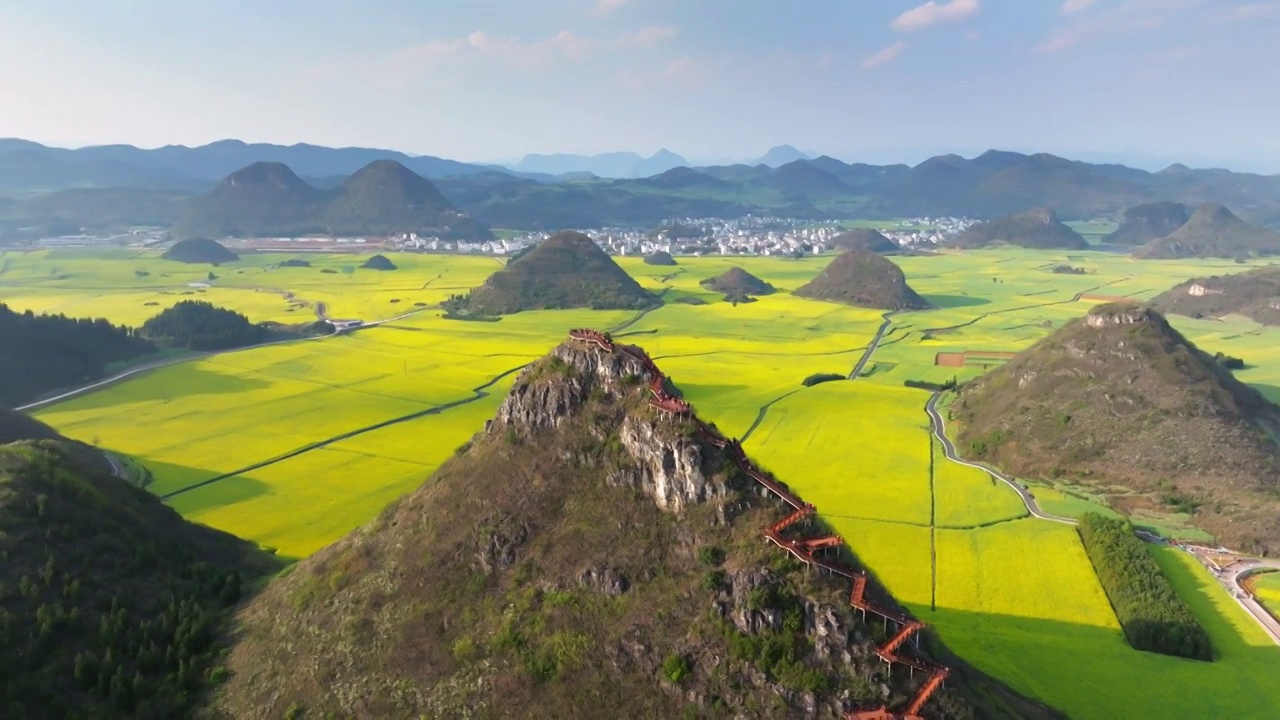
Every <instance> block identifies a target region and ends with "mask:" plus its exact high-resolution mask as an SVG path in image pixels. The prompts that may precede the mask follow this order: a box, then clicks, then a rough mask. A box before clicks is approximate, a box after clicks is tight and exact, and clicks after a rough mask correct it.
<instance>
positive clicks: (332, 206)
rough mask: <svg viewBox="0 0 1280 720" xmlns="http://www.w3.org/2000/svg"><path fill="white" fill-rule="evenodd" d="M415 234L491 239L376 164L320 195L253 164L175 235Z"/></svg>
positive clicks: (401, 170)
mask: <svg viewBox="0 0 1280 720" xmlns="http://www.w3.org/2000/svg"><path fill="white" fill-rule="evenodd" d="M401 233H418V234H420V235H423V236H437V237H443V238H450V239H467V240H470V239H486V238H491V237H493V235H492V233H490V232H489V230H488V229H487V228H485V227H484V226H482V225H480V224H479V223H478V222H476V221H475V220H474V219H472V218H471V217H469V216H468V215H466V214H465V213H462V212H459V211H458V210H457V209H456V208H455V207H454V206H453V205H452V204H451V203H450V202H449V201H448V200H447V199H445V197H444V196H443V195H441V194H440V190H439V189H438V188H436V186H435V185H434V184H433V183H432V182H431V181H430V180H427V179H426V178H424V177H422V176H420V175H418V174H417V173H415V172H413V171H412V170H410V169H408V168H407V167H405V166H404V165H402V164H401V163H399V162H397V161H395V160H390V159H384V160H375V161H374V162H371V163H369V164H368V165H366V166H365V167H363V168H361V169H359V170H357V171H356V172H354V173H352V174H351V176H350V177H348V178H346V180H345V181H344V182H343V183H342V185H341V187H338V188H336V189H334V190H321V189H319V188H316V187H314V186H313V185H311V184H309V183H307V182H306V181H305V180H303V179H302V178H300V177H298V176H297V174H295V173H294V171H293V170H292V169H290V168H289V167H288V166H287V165H284V164H283V163H279V162H255V163H253V164H251V165H248V166H246V167H244V168H241V169H240V170H237V171H235V172H233V173H231V174H230V175H228V176H227V177H226V178H224V179H223V180H222V181H221V182H220V183H218V185H217V187H215V188H214V189H213V190H211V191H209V192H207V193H204V194H201V195H196V196H194V197H192V198H191V199H190V200H188V201H187V202H186V205H185V208H184V210H183V214H182V217H181V218H180V219H179V221H178V223H177V226H176V227H175V228H174V234H175V235H178V236H179V237H198V236H208V237H228V236H230V237H264V236H265V237H271V236H280V235H282V236H296V235H311V234H324V235H338V236H353V235H375V236H387V235H395V234H401Z"/></svg>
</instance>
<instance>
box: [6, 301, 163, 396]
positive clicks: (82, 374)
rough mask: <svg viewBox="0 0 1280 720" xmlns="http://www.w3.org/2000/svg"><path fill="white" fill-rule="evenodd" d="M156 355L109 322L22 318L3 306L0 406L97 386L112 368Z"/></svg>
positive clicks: (128, 330) (144, 342)
mask: <svg viewBox="0 0 1280 720" xmlns="http://www.w3.org/2000/svg"><path fill="white" fill-rule="evenodd" d="M154 350H155V346H154V345H152V344H151V343H150V342H148V341H147V340H145V339H143V338H141V337H139V336H138V335H136V334H135V333H134V331H133V329H131V328H127V327H120V326H117V325H112V324H111V323H109V322H107V321H106V320H102V319H98V320H90V319H85V318H69V317H66V316H63V315H36V314H34V313H32V312H31V311H29V310H28V311H27V312H25V313H17V312H14V311H13V310H11V309H9V306H7V305H5V304H3V303H0V404H3V405H5V406H6V407H12V406H14V405H21V404H23V403H25V402H29V401H31V400H34V399H35V398H37V397H39V396H40V395H42V394H44V393H46V392H48V391H50V390H54V389H57V388H64V387H70V386H73V385H79V384H81V383H85V382H89V381H92V380H96V379H98V378H101V377H103V375H104V374H105V373H106V368H107V366H108V365H109V364H111V363H115V362H122V361H125V360H129V359H131V358H135V357H137V356H139V355H144V354H146V353H149V352H153V351H154Z"/></svg>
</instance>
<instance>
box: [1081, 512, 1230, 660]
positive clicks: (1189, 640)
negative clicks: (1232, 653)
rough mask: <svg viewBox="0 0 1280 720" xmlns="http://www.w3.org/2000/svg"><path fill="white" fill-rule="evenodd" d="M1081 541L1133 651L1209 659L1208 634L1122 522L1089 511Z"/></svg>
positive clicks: (1082, 528)
mask: <svg viewBox="0 0 1280 720" xmlns="http://www.w3.org/2000/svg"><path fill="white" fill-rule="evenodd" d="M1078 529H1079V532H1080V539H1081V540H1082V541H1083V542H1084V548H1085V552H1087V553H1088V555H1089V560H1090V561H1092V562H1093V567H1094V570H1095V571H1097V573H1098V580H1099V581H1101V583H1102V588H1103V590H1105V591H1106V593H1107V598H1108V599H1110V600H1111V607H1113V608H1114V609H1115V611H1116V618H1117V619H1118V620H1119V621H1120V626H1121V627H1122V628H1123V629H1124V635H1125V639H1126V640H1128V641H1129V644H1130V645H1131V646H1133V647H1134V649H1137V650H1146V651H1149V652H1157V653H1163V654H1165V655H1176V656H1178V657H1186V658H1192V659H1194V660H1212V659H1213V648H1212V646H1211V645H1210V643H1209V634H1208V633H1207V632H1205V629H1204V628H1203V627H1201V626H1200V623H1198V622H1197V621H1196V619H1195V617H1194V616H1193V615H1192V614H1191V610H1190V609H1189V608H1188V607H1187V606H1186V603H1184V602H1183V601H1182V598H1180V597H1178V594H1177V592H1175V591H1174V589H1173V585H1171V584H1170V583H1169V579H1168V578H1167V577H1165V575H1164V573H1163V572H1162V571H1161V570H1160V566H1159V565H1158V564H1157V563H1156V560H1155V558H1154V557H1152V555H1151V552H1150V551H1149V550H1148V549H1147V548H1146V546H1145V545H1144V543H1143V542H1142V540H1139V539H1138V537H1137V536H1136V535H1134V534H1133V526H1132V525H1130V524H1129V523H1128V522H1127V521H1125V520H1117V519H1113V518H1107V517H1103V516H1101V515H1098V514H1096V513H1088V514H1086V515H1085V516H1084V517H1083V518H1081V519H1080V525H1079V528H1078Z"/></svg>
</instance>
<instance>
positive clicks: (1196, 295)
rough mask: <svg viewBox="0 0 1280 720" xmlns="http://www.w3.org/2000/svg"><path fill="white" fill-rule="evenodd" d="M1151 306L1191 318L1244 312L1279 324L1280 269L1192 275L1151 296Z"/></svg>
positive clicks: (1261, 319)
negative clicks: (1190, 277)
mask: <svg viewBox="0 0 1280 720" xmlns="http://www.w3.org/2000/svg"><path fill="white" fill-rule="evenodd" d="M1151 306H1152V307H1154V308H1156V309H1157V310H1159V311H1160V312H1163V313H1173V314H1176V315H1185V316H1187V317H1192V318H1219V317H1222V316H1224V315H1244V316H1245V317H1248V318H1251V319H1253V320H1255V321H1257V322H1259V323H1262V324H1263V325H1280V268H1275V267H1266V268H1258V269H1256V270H1250V271H1249V272H1244V273H1237V274H1235V275H1215V276H1213V277H1202V278H1193V279H1191V280H1188V281H1186V282H1184V283H1179V284H1178V285H1175V286H1174V287H1172V288H1170V289H1168V290H1166V291H1165V292H1163V293H1160V294H1159V295H1157V296H1156V297H1154V298H1152V300H1151Z"/></svg>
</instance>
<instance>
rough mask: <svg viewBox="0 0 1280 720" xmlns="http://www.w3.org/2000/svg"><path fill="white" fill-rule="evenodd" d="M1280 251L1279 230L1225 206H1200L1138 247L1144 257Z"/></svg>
mask: <svg viewBox="0 0 1280 720" xmlns="http://www.w3.org/2000/svg"><path fill="white" fill-rule="evenodd" d="M1277 253H1280V232H1276V231H1274V230H1270V229H1267V228H1263V227H1258V226H1257V225H1250V224H1249V223H1247V222H1245V221H1243V220H1241V219H1240V218H1238V217H1236V215H1235V213H1233V212H1231V211H1230V210H1228V209H1227V208H1225V207H1223V206H1222V205H1217V204H1209V205H1201V206H1200V207H1198V208H1196V211H1195V212H1194V213H1192V214H1191V217H1190V219H1188V220H1187V222H1186V224H1184V225H1183V226H1182V227H1180V228H1178V229H1177V230H1175V231H1173V232H1172V233H1170V234H1168V235H1166V236H1165V237H1162V238H1159V239H1157V240H1152V241H1151V242H1149V243H1147V244H1146V245H1143V246H1142V247H1140V248H1138V250H1137V251H1136V252H1135V253H1134V255H1135V256H1136V257H1142V258H1189V257H1249V256H1254V255H1275V254H1277Z"/></svg>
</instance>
